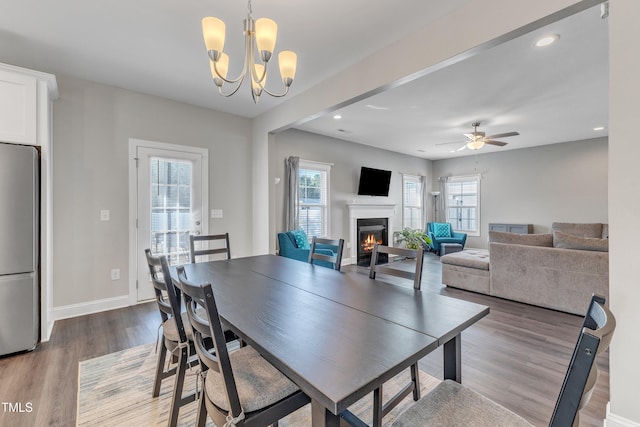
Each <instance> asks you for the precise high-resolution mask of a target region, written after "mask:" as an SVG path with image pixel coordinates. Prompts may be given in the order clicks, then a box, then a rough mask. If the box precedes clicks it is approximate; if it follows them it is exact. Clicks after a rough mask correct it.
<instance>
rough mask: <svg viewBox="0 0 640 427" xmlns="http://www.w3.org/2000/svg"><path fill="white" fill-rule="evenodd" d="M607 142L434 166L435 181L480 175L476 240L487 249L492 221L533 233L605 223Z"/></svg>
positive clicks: (512, 152)
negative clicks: (574, 224)
mask: <svg viewBox="0 0 640 427" xmlns="http://www.w3.org/2000/svg"><path fill="white" fill-rule="evenodd" d="M607 150H608V144H607V138H596V139H588V140H584V141H575V142H567V143H563V144H554V145H545V146H541V147H536V148H524V149H520V150H509V151H503V152H496V153H489V154H477V155H473V156H467V157H461V158H458V159H447V160H437V161H434V162H433V175H432V182H433V183H434V187H433V189H434V190H435V189H436V188H435V187H436V186H437V184H436V183H437V179H438V177H442V176H450V175H468V174H478V173H479V174H481V175H482V179H481V183H480V186H481V190H480V191H481V202H480V203H481V205H480V207H481V214H480V221H481V226H480V237H471V236H469V238H468V239H467V246H469V247H476V248H486V247H487V238H488V224H489V223H491V222H507V223H527V224H533V225H534V233H546V232H549V230H550V227H551V223H552V222H554V221H563V222H605V223H606V222H608V221H607V203H608V201H607V170H608V168H607V162H608V158H607Z"/></svg>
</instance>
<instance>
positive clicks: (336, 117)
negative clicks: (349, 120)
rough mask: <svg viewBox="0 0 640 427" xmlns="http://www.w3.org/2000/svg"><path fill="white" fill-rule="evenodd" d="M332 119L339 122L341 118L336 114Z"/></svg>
mask: <svg viewBox="0 0 640 427" xmlns="http://www.w3.org/2000/svg"><path fill="white" fill-rule="evenodd" d="M333 118H334V119H336V120H340V119H341V118H342V116H341V115H340V114H336V115H335V116H333Z"/></svg>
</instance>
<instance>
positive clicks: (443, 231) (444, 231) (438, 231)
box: [433, 222, 451, 237]
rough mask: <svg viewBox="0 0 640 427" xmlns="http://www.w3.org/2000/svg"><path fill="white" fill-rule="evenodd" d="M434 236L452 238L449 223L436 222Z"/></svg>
mask: <svg viewBox="0 0 640 427" xmlns="http://www.w3.org/2000/svg"><path fill="white" fill-rule="evenodd" d="M433 235H434V236H436V237H451V225H450V224H449V223H447V222H434V223H433Z"/></svg>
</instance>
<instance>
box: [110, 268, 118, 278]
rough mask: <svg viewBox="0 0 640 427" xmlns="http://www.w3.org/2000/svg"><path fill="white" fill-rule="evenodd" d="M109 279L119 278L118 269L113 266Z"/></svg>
mask: <svg viewBox="0 0 640 427" xmlns="http://www.w3.org/2000/svg"><path fill="white" fill-rule="evenodd" d="M111 280H120V269H119V268H114V269H113V270H111Z"/></svg>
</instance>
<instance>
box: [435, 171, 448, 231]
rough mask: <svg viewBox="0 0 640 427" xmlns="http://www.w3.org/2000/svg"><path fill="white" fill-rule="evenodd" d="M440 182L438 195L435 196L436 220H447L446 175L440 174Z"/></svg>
mask: <svg viewBox="0 0 640 427" xmlns="http://www.w3.org/2000/svg"><path fill="white" fill-rule="evenodd" d="M438 181H440V182H439V184H440V195H439V196H438V197H437V198H436V209H437V211H436V222H447V213H446V212H445V209H446V208H447V203H446V201H447V177H446V176H441V177H440V178H438Z"/></svg>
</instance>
